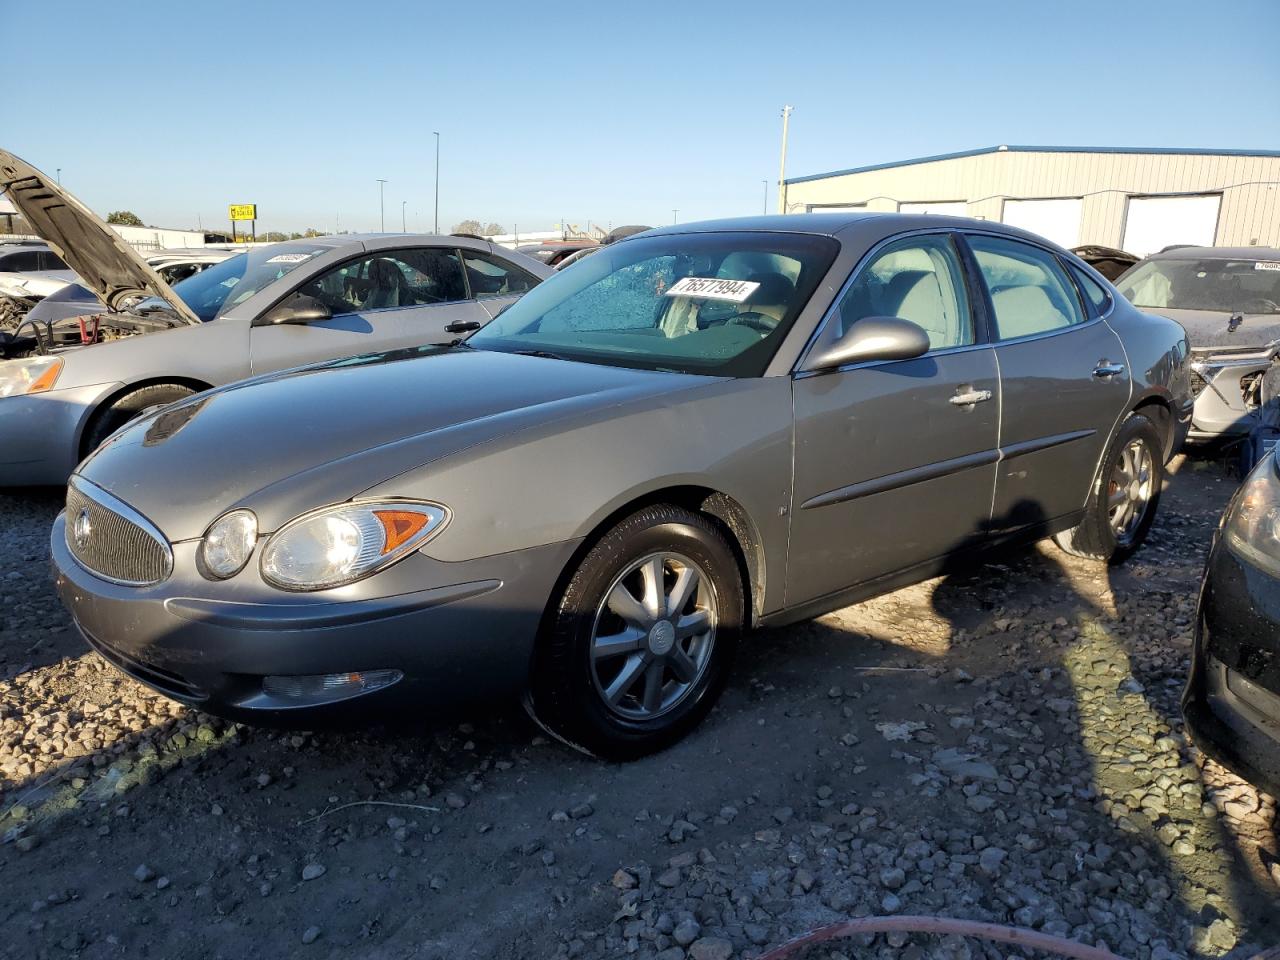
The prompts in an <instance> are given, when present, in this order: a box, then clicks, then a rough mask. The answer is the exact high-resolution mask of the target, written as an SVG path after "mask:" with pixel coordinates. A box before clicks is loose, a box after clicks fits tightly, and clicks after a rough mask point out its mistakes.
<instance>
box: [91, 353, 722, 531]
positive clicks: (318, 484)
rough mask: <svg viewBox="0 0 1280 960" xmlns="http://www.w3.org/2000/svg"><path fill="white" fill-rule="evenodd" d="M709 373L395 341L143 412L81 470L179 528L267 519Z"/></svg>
mask: <svg viewBox="0 0 1280 960" xmlns="http://www.w3.org/2000/svg"><path fill="white" fill-rule="evenodd" d="M707 382H708V378H706V377H696V376H689V375H683V374H671V373H657V372H650V371H642V370H629V369H623V368H618V367H607V366H601V365H598V364H587V363H575V362H569V361H563V360H553V359H549V358H543V357H529V356H518V355H514V354H505V353H494V352H489V351H480V350H465V349H453V350H451V349H448V348H438V347H433V348H415V349H412V350H398V351H393V352H390V353H385V354H378V355H371V356H364V357H353V358H349V359H346V360H338V361H331V362H328V363H324V364H316V365H313V366H308V367H300V368H297V369H294V370H287V371H282V372H280V373H274V374H269V375H267V376H264V377H258V378H255V379H253V380H248V381H242V382H241V383H238V384H233V385H231V386H229V387H223V388H221V389H218V390H212V391H209V392H207V393H203V394H199V395H198V396H196V397H193V398H192V399H190V400H185V401H181V402H179V403H177V404H174V405H172V406H170V407H167V408H165V409H164V410H163V411H161V412H159V413H155V414H152V415H151V416H149V417H145V418H143V419H141V420H138V421H135V422H134V423H133V424H131V425H130V426H128V427H126V428H125V429H123V430H122V431H120V432H119V433H117V434H115V435H114V436H113V437H112V438H111V439H110V440H108V441H107V443H105V444H104V445H103V446H102V447H100V448H99V449H98V451H97V452H96V453H95V454H93V455H92V456H91V457H90V458H89V459H88V460H87V461H85V462H84V463H83V464H81V465H80V468H79V470H78V471H77V472H78V473H79V474H80V475H81V476H83V477H84V478H85V479H87V480H89V481H91V482H93V483H95V484H97V485H98V486H100V487H102V488H104V489H106V490H108V491H109V492H110V493H112V494H114V495H115V496H117V497H119V498H120V499H121V500H123V501H124V502H126V503H128V504H130V505H131V506H132V507H134V508H135V509H137V510H138V511H140V512H141V513H143V514H144V515H145V516H146V517H147V518H148V519H150V520H151V521H152V522H153V523H154V524H155V525H156V526H157V527H159V528H160V529H161V530H162V531H164V533H165V534H166V536H168V537H169V538H170V539H171V540H174V541H178V540H187V539H192V538H195V537H200V536H202V535H203V533H204V531H205V529H206V528H207V527H208V525H209V523H210V522H211V521H213V520H214V519H215V518H216V517H218V516H219V515H220V514H221V513H223V512H224V511H225V510H228V509H231V508H232V507H235V506H240V505H246V506H249V507H250V508H252V509H254V510H255V511H257V512H258V517H259V523H260V525H261V527H262V530H263V531H264V532H270V531H271V530H272V529H274V528H275V527H276V526H277V525H278V524H279V523H282V522H284V521H285V520H288V519H290V518H291V517H292V516H294V515H296V514H297V513H301V512H303V511H305V510H309V509H312V508H314V507H319V506H323V505H325V504H326V503H333V502H340V501H342V500H346V499H348V498H350V497H352V496H355V495H356V494H358V493H360V492H361V491H363V490H366V489H368V488H369V487H371V486H374V485H376V484H379V483H382V482H384V481H386V480H388V479H390V478H392V477H395V476H398V475H399V474H400V473H403V472H404V471H406V470H410V469H412V468H414V467H418V466H421V465H422V464H425V463H429V462H431V461H433V460H437V459H439V458H440V457H443V456H447V455H448V454H450V453H454V452H457V451H459V450H463V449H466V448H468V447H471V446H474V445H475V444H478V443H483V442H486V441H489V440H493V439H494V438H496V437H500V436H503V435H505V434H509V433H512V432H514V431H517V430H520V429H523V428H526V427H530V426H535V425H539V424H545V423H547V422H548V421H550V420H554V419H558V418H563V417H568V416H572V415H574V414H577V413H582V412H585V411H589V410H591V411H598V410H599V409H600V408H601V407H602V406H603V407H609V406H616V405H620V404H624V403H627V402H629V401H632V400H638V399H642V398H647V397H652V396H654V395H657V394H665V393H675V392H682V391H684V390H688V389H694V388H696V387H698V386H701V385H705V384H706V383H707Z"/></svg>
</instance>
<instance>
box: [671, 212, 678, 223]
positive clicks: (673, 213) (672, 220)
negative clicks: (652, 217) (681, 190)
mask: <svg viewBox="0 0 1280 960" xmlns="http://www.w3.org/2000/svg"><path fill="white" fill-rule="evenodd" d="M679 216H680V211H679V210H672V211H671V222H672V223H675V222H676V218H677V217H679Z"/></svg>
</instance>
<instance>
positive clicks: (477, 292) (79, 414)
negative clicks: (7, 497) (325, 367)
mask: <svg viewBox="0 0 1280 960" xmlns="http://www.w3.org/2000/svg"><path fill="white" fill-rule="evenodd" d="M0 190H4V191H7V195H8V198H9V200H10V201H11V202H12V203H13V205H14V206H15V207H16V208H17V209H18V211H19V212H20V213H21V214H22V215H23V217H25V218H26V220H27V222H28V223H30V224H31V226H32V229H33V230H35V231H36V233H38V234H39V235H40V236H41V237H43V238H44V239H45V241H47V243H48V244H49V247H50V248H51V249H52V250H54V251H55V252H56V253H58V254H59V255H60V256H61V257H62V258H63V259H64V260H65V261H66V262H67V264H69V265H70V266H71V268H72V269H73V270H75V272H76V273H77V274H79V276H80V278H81V282H82V283H83V284H84V285H85V286H86V287H88V288H89V289H90V290H91V291H92V292H93V294H94V295H95V296H96V297H97V298H98V299H99V300H101V301H102V303H103V304H105V305H106V307H107V308H108V310H109V311H111V312H107V313H101V314H92V315H89V316H77V317H70V318H64V319H60V320H51V321H39V320H25V321H23V322H22V323H21V324H19V325H18V327H17V328H16V329H14V330H12V331H8V332H0V356H2V357H5V358H6V359H4V360H0V487H3V486H17V485H31V484H56V483H63V482H65V481H66V479H67V477H68V476H69V475H70V473H71V471H72V469H73V468H74V467H75V465H76V464H77V463H79V461H80V460H81V459H83V457H84V456H85V455H86V454H88V453H89V452H90V451H92V450H93V449H94V448H95V447H97V446H98V444H99V443H101V442H102V441H103V440H104V439H106V438H107V437H108V436H109V435H110V434H112V433H114V432H115V431H116V430H117V429H118V428H119V427H121V426H122V425H124V424H125V423H127V422H128V421H130V420H132V419H134V418H135V417H137V416H140V415H142V414H143V413H145V412H148V411H151V410H154V409H155V408H157V407H159V406H163V405H165V404H168V403H172V402H174V401H175V400H179V399H181V398H183V397H187V396H190V395H191V394H193V393H197V392H199V391H201V390H205V389H208V388H209V387H213V386H219V385H221V384H225V383H230V382H232V381H235V380H242V379H244V378H245V377H248V376H252V375H255V374H259V373H265V372H268V371H273V370H280V369H283V368H286V367H293V366H298V365H301V364H305V363H309V362H312V361H316V360H329V359H334V358H338V357H346V356H351V355H354V354H363V353H373V352H378V351H384V350H391V349H396V348H400V347H414V346H420V345H423V344H433V343H448V342H450V341H452V340H455V339H457V338H458V337H459V336H460V335H462V334H466V333H469V332H471V331H473V330H477V329H479V328H480V327H481V326H483V325H484V324H486V323H488V322H489V321H490V320H491V319H492V318H493V317H494V316H496V315H497V313H498V312H499V311H500V310H501V309H502V308H503V307H505V306H506V305H508V304H509V303H511V302H513V301H514V300H516V299H517V298H519V297H520V296H521V295H522V294H523V293H524V292H525V291H527V290H530V289H532V288H533V287H534V286H535V285H536V284H538V283H539V282H540V281H541V280H543V279H545V278H546V277H548V276H551V275H552V274H553V273H554V271H553V270H552V269H551V268H550V267H547V266H545V265H543V264H541V263H539V262H538V261H536V260H533V259H531V258H529V257H524V256H521V255H520V254H517V253H513V252H512V251H508V250H504V249H502V248H500V247H495V246H494V245H493V244H491V243H489V242H488V241H485V240H473V239H468V238H464V237H435V236H424V235H388V234H378V235H373V236H360V235H344V236H340V237H319V238H316V239H308V240H297V241H291V242H288V243H278V244H273V245H271V246H266V247H259V248H256V249H253V250H251V251H249V252H247V253H243V254H239V255H237V256H234V257H231V258H230V259H228V260H224V261H223V262H221V263H218V264H215V265H214V266H211V267H209V268H208V269H206V270H203V271H201V272H200V273H197V274H195V275H193V276H191V277H188V278H187V279H185V280H183V281H181V282H180V283H178V284H176V285H175V286H173V287H170V286H169V285H168V284H167V283H165V282H164V280H163V279H161V277H160V276H159V274H158V273H157V272H156V271H155V270H154V269H153V268H152V267H150V266H148V265H147V264H146V263H145V262H144V261H143V260H142V259H141V258H140V257H139V256H138V254H137V253H135V252H134V251H133V249H132V248H130V247H129V246H128V244H126V243H125V242H124V241H123V240H121V239H120V237H119V236H118V235H116V234H115V233H114V232H113V231H112V230H110V229H109V228H108V227H107V225H106V224H104V223H103V222H102V221H101V220H99V219H98V218H97V217H95V216H94V215H93V213H92V212H90V210H89V209H88V208H87V207H85V206H84V205H83V204H81V203H80V202H79V201H78V200H76V199H75V198H74V197H72V196H70V195H69V194H67V193H66V192H64V191H63V190H61V189H60V188H59V187H58V186H57V185H56V184H55V183H54V182H53V180H52V179H51V178H50V177H47V176H45V175H44V174H42V173H41V172H40V171H39V170H37V169H35V168H34V167H32V166H31V165H29V164H27V163H25V162H24V161H22V160H20V159H19V158H17V157H15V156H13V155H12V154H10V153H6V152H4V151H3V150H0ZM143 334H145V335H146V336H142V335H143Z"/></svg>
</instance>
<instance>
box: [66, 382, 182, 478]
mask: <svg viewBox="0 0 1280 960" xmlns="http://www.w3.org/2000/svg"><path fill="white" fill-rule="evenodd" d="M195 392H196V391H195V390H193V389H191V387H187V386H183V385H182V384H180V383H156V384H152V385H151V386H149V387H139V388H138V389H137V390H132V391H130V392H129V393H126V394H125V395H124V396H122V397H118V398H117V399H115V400H113V401H112V402H111V403H109V404H108V405H107V406H105V407H103V408H102V409H100V410H99V411H98V412H97V413H95V414H94V416H93V419H92V420H91V421H90V422H89V426H88V427H87V428H86V429H85V432H84V442H83V443H81V445H80V458H81V459H84V458H85V457H87V456H88V455H89V454H91V453H93V451H94V450H96V449H98V447H99V446H100V445H101V444H102V441H103V440H105V439H107V437H109V436H111V434H113V433H115V432H116V431H117V430H119V429H120V428H121V427H123V426H124V425H125V424H126V423H128V422H129V421H130V420H136V419H138V417H142V416H145V415H146V414H148V413H151V412H152V411H153V410H158V409H159V408H160V407H164V406H168V405H169V404H171V403H174V402H176V401H178V400H182V399H183V398H184V397H189V396H191V395H192V394H194V393H195Z"/></svg>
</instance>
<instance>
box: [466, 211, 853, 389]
mask: <svg viewBox="0 0 1280 960" xmlns="http://www.w3.org/2000/svg"><path fill="white" fill-rule="evenodd" d="M838 248H839V247H838V244H837V243H836V241H835V240H833V239H831V238H830V237H819V236H811V235H807V234H791V233H703V234H673V235H666V236H662V235H660V236H655V237H645V238H642V239H639V240H628V241H626V242H624V243H616V244H611V245H610V246H608V247H606V248H604V249H603V250H601V251H600V252H599V253H597V254H595V255H593V256H591V257H589V258H587V259H585V260H582V261H581V262H580V263H579V264H577V265H576V266H575V267H574V268H573V269H572V270H566V271H563V272H561V273H558V274H556V276H555V277H553V278H552V279H550V280H546V281H544V282H543V283H541V284H539V285H538V286H537V287H535V288H534V289H533V290H532V291H531V292H529V293H528V294H526V295H525V296H524V297H523V298H522V299H521V300H519V301H517V302H516V303H515V304H513V305H512V306H511V307H510V308H508V309H507V310H505V311H504V312H503V313H502V314H500V315H499V316H498V318H497V319H496V320H494V321H493V322H492V323H490V324H489V325H488V326H486V327H485V328H484V329H483V330H480V331H479V332H478V333H476V334H475V335H474V336H472V337H471V339H470V340H468V341H467V342H468V343H469V344H470V345H471V346H474V347H479V348H481V349H484V350H501V351H505V352H510V353H519V352H528V353H550V354H554V355H555V356H558V357H563V358H565V359H568V360H582V361H586V362H589V363H603V364H609V365H614V366H628V367H640V368H644V369H650V370H670V371H676V372H680V373H699V374H707V375H714V376H745V377H751V376H759V375H761V374H762V373H763V372H764V369H765V367H766V366H767V365H768V363H769V360H770V359H771V358H772V357H773V354H774V352H775V351H776V350H777V348H778V344H779V343H780V342H781V340H782V338H783V337H784V336H785V335H786V332H787V330H788V329H790V327H791V325H792V324H793V323H794V322H795V319H796V316H797V315H798V314H799V313H800V310H801V309H802V308H803V307H804V305H805V303H806V302H807V301H808V300H809V297H810V296H811V295H812V293H813V291H814V290H815V289H816V287H817V285H818V282H819V280H821V278H822V276H823V275H824V274H825V273H826V272H827V269H828V268H829V267H830V265H831V261H832V260H833V258H834V257H835V254H836V251H837V250H838Z"/></svg>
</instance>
